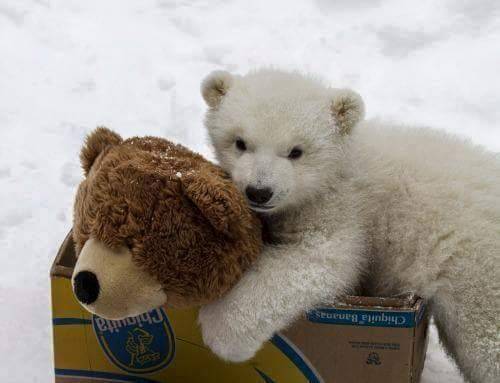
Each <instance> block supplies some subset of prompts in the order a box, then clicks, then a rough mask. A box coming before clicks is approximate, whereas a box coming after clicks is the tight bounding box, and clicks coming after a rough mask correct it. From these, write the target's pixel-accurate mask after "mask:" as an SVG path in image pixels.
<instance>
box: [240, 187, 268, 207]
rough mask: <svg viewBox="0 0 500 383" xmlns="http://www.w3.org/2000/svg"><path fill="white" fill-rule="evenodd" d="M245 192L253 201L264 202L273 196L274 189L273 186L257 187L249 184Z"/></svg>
mask: <svg viewBox="0 0 500 383" xmlns="http://www.w3.org/2000/svg"><path fill="white" fill-rule="evenodd" d="M245 194H246V195H247V197H248V199H249V200H250V201H251V202H254V203H258V204H264V203H266V202H268V201H269V200H270V199H271V197H272V196H273V190H272V189H271V188H255V187H253V186H247V188H246V189H245Z"/></svg>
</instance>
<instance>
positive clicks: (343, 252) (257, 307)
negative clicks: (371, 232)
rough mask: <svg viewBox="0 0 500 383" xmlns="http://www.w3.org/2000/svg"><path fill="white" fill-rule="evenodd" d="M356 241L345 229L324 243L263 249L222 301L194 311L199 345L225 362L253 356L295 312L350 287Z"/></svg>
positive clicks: (356, 263)
mask: <svg viewBox="0 0 500 383" xmlns="http://www.w3.org/2000/svg"><path fill="white" fill-rule="evenodd" d="M359 238H360V236H359V235H358V233H356V232H355V231H353V230H352V229H351V230H349V231H348V230H345V231H342V232H338V233H336V234H335V235H334V236H332V238H330V239H327V238H318V237H311V238H309V239H308V240H305V241H303V242H301V243H298V244H294V245H287V246H268V247H265V248H264V252H263V254H262V255H261V258H260V259H259V260H258V261H257V263H256V265H255V266H254V267H253V268H252V269H251V270H250V271H248V272H247V273H246V274H245V275H244V276H243V278H242V279H241V281H240V282H239V283H238V284H237V285H236V286H235V287H234V288H233V289H232V290H231V291H230V292H229V293H228V294H227V295H226V296H225V297H223V298H222V299H221V300H219V301H217V302H215V303H212V304H209V305H207V306H204V307H203V308H202V309H201V310H200V315H199V323H200V325H201V330H202V333H203V340H204V342H205V344H206V345H207V346H209V347H210V349H211V350H212V351H213V352H214V353H215V354H217V355H218V356H219V357H221V358H222V359H225V360H229V361H234V362H240V361H244V360H247V359H250V358H251V357H253V356H254V355H255V353H256V352H257V351H258V350H259V349H260V348H261V346H262V344H263V343H264V342H265V341H267V340H268V339H270V338H271V337H272V336H273V334H274V333H275V332H277V331H280V330H283V329H284V328H285V327H287V326H288V325H290V324H291V323H292V322H293V321H294V320H295V319H297V317H298V316H299V315H300V314H302V313H304V312H305V311H307V310H309V309H311V308H313V307H314V306H316V305H318V304H322V303H327V302H332V301H333V300H334V298H335V297H336V296H338V295H339V294H343V293H345V292H346V291H348V290H349V289H350V288H352V286H353V285H354V284H355V283H356V281H357V279H358V276H359V273H360V269H361V267H362V261H361V259H362V256H361V255H362V253H363V251H362V247H361V245H360V243H361V242H360V241H359V240H358V239H359Z"/></svg>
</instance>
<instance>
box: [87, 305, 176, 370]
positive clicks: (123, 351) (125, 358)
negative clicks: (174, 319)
mask: <svg viewBox="0 0 500 383" xmlns="http://www.w3.org/2000/svg"><path fill="white" fill-rule="evenodd" d="M92 324H93V327H94V331H95V334H96V336H97V339H99V343H100V345H101V347H102V348H103V350H104V352H105V353H106V355H107V356H108V358H109V359H110V360H111V361H112V362H113V363H114V364H115V365H117V366H118V367H119V368H121V369H122V370H125V371H127V372H133V373H138V374H141V373H144V374H145V373H150V372H154V371H158V370H160V369H162V368H164V367H166V366H167V365H168V364H169V363H170V362H171V361H172V360H173V358H174V353H175V337H174V333H173V331H172V327H171V326H170V322H169V321H168V317H167V314H165V311H163V309H161V308H159V309H155V310H152V311H149V312H147V313H145V314H141V315H138V316H136V317H130V318H126V319H122V320H108V319H103V318H101V317H98V316H97V315H94V316H93V317H92Z"/></svg>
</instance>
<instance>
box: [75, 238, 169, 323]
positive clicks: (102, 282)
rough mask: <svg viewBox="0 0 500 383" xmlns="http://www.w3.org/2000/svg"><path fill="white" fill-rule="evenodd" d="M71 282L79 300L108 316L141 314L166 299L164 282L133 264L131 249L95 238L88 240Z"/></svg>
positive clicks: (161, 303)
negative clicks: (118, 246)
mask: <svg viewBox="0 0 500 383" xmlns="http://www.w3.org/2000/svg"><path fill="white" fill-rule="evenodd" d="M71 282H72V285H73V291H74V293H75V296H76V297H77V299H78V300H79V301H80V303H81V304H82V305H83V306H84V307H85V308H86V309H87V310H89V311H90V312H92V313H94V314H97V315H99V316H101V317H104V318H106V319H122V318H125V317H129V316H135V315H139V314H142V313H144V312H146V311H149V310H151V309H154V308H156V307H159V306H161V305H163V304H165V303H166V302H167V296H166V294H165V292H164V291H163V289H162V286H161V284H160V283H158V282H157V281H155V280H154V279H153V278H151V276H150V275H148V274H147V273H146V272H145V271H143V270H142V269H140V268H139V267H138V266H136V265H135V264H134V262H133V261H132V253H131V252H130V250H129V249H127V248H125V247H123V248H120V249H119V250H112V249H110V248H109V247H107V246H106V245H104V244H103V243H102V242H100V241H98V240H96V239H93V238H90V239H89V240H88V241H87V242H85V245H84V246H83V248H82V251H81V252H80V255H79V256H78V261H77V262H76V265H75V269H74V271H73V277H72V281H71Z"/></svg>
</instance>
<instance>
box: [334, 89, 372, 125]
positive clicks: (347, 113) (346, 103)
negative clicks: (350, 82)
mask: <svg viewBox="0 0 500 383" xmlns="http://www.w3.org/2000/svg"><path fill="white" fill-rule="evenodd" d="M330 111H331V113H332V116H333V118H334V119H335V125H336V127H337V130H338V132H339V133H340V134H341V135H347V134H350V133H351V131H352V129H353V128H354V126H355V125H356V124H357V123H358V122H360V121H361V120H362V119H363V118H364V115H365V104H364V102H363V100H362V98H361V96H360V95H359V94H357V93H356V92H354V91H352V90H350V89H335V91H334V93H333V96H332V98H331V101H330Z"/></svg>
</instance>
